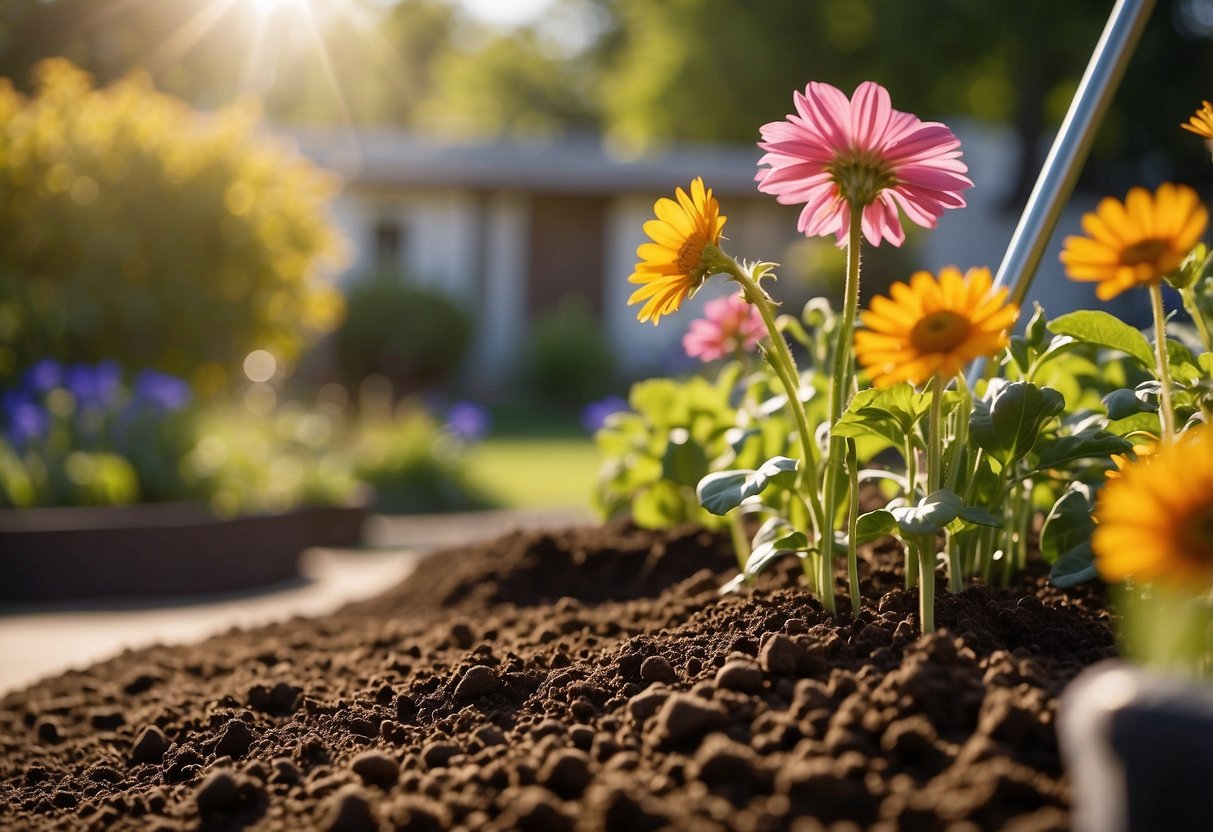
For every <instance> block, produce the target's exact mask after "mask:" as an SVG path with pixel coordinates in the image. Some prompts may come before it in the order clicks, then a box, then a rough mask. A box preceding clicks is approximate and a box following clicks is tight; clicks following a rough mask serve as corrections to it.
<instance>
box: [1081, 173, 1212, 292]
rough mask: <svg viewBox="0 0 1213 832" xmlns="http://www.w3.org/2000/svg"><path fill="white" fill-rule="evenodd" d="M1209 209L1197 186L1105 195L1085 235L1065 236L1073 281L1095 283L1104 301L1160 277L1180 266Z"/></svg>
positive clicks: (1088, 217) (1165, 186)
mask: <svg viewBox="0 0 1213 832" xmlns="http://www.w3.org/2000/svg"><path fill="white" fill-rule="evenodd" d="M1208 219H1209V212H1208V211H1207V210H1206V209H1205V206H1204V205H1202V204H1201V203H1200V198H1199V197H1198V196H1197V195H1196V191H1194V190H1192V189H1191V188H1189V187H1187V186H1186V185H1173V184H1171V183H1169V182H1166V183H1163V184H1162V185H1161V186H1160V187H1159V189H1158V191H1157V192H1155V193H1154V194H1151V193H1150V192H1149V191H1147V190H1146V189H1145V188H1134V189H1132V190H1131V191H1129V195H1128V196H1127V197H1126V198H1125V201H1124V202H1123V203H1121V202H1120V201H1119V200H1116V199H1113V198H1111V197H1106V198H1105V199H1103V200H1102V201H1101V202H1100V203H1099V205H1098V206H1097V207H1096V209H1095V211H1094V212H1093V213H1090V214H1086V215H1085V216H1084V217H1083V218H1082V227H1083V230H1084V231H1086V232H1087V236H1085V237H1066V240H1065V247H1064V249H1063V250H1062V252H1061V262H1062V263H1064V264H1065V266H1066V274H1068V275H1069V276H1070V278H1071V279H1072V280H1078V281H1084V282H1094V283H1097V284H1098V285H1097V286H1096V287H1095V294H1096V295H1097V296H1098V297H1099V299H1100V300H1111V299H1112V298H1114V297H1116V296H1117V295H1119V294H1120V293H1121V292H1123V291H1125V290H1126V289H1131V288H1133V287H1134V286H1148V285H1150V284H1154V283H1158V282H1160V281H1161V280H1162V279H1163V277H1165V276H1166V275H1167V274H1168V273H1170V272H1173V271H1174V270H1175V269H1177V268H1179V264H1180V263H1182V262H1183V259H1184V257H1186V256H1187V255H1188V252H1189V251H1191V250H1192V247H1193V246H1195V245H1196V243H1197V242H1199V240H1200V237H1201V235H1202V234H1204V232H1205V224H1206V223H1207V222H1208Z"/></svg>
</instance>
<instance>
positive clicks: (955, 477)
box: [948, 375, 973, 505]
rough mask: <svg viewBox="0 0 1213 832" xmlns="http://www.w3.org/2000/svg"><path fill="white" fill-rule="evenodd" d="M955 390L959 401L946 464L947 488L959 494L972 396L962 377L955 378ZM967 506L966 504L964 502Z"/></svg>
mask: <svg viewBox="0 0 1213 832" xmlns="http://www.w3.org/2000/svg"><path fill="white" fill-rule="evenodd" d="M956 389H957V390H958V391H960V394H961V400H960V404H959V405H958V406H957V408H956V411H955V416H956V429H955V430H954V431H953V432H952V459H951V461H950V462H949V463H948V488H949V489H951V490H952V491H956V492H958V493H959V491H960V472H961V470H962V469H963V467H964V464H963V463H964V458H965V455H966V453H967V452H968V443H969V415H970V414H971V413H972V412H973V395H972V394H971V393H970V392H969V385H967V384H965V377H964V376H963V375H957V376H956ZM965 505H968V502H967V501H966V502H965Z"/></svg>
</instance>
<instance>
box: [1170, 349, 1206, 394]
mask: <svg viewBox="0 0 1213 832" xmlns="http://www.w3.org/2000/svg"><path fill="white" fill-rule="evenodd" d="M1167 363H1168V365H1169V367H1170V370H1171V380H1172V381H1174V382H1176V383H1177V384H1193V383H1195V382H1197V381H1200V380H1201V379H1202V378H1204V373H1203V372H1202V371H1201V368H1200V367H1199V366H1198V365H1197V363H1196V356H1194V355H1192V351H1191V350H1190V349H1188V348H1187V347H1186V346H1184V345H1183V344H1181V343H1179V342H1178V341H1175V340H1172V339H1170V338H1168V339H1167Z"/></svg>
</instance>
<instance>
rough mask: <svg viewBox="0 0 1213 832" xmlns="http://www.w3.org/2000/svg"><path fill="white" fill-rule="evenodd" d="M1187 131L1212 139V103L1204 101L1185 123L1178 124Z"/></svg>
mask: <svg viewBox="0 0 1213 832" xmlns="http://www.w3.org/2000/svg"><path fill="white" fill-rule="evenodd" d="M1179 126H1180V127H1182V128H1183V129H1185V130H1187V131H1188V132H1189V133H1195V134H1196V135H1198V136H1201V137H1203V138H1206V139H1213V104H1210V103H1209V102H1208V101H1205V102H1203V103H1202V104H1201V107H1200V109H1199V110H1197V111H1196V112H1195V113H1193V114H1192V117H1191V118H1190V119H1188V123H1187V124H1181V125H1179Z"/></svg>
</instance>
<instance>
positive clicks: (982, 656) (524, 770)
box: [0, 523, 1113, 832]
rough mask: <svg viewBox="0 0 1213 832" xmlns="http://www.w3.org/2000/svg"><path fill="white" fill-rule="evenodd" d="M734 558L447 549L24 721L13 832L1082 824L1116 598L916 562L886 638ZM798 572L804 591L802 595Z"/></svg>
mask: <svg viewBox="0 0 1213 832" xmlns="http://www.w3.org/2000/svg"><path fill="white" fill-rule="evenodd" d="M730 559H731V558H730V555H729V553H728V551H727V549H726V547H725V546H724V545H723V543H722V542H721V541H720V540H718V539H717V538H715V537H713V536H711V535H709V534H707V533H705V532H700V531H696V530H693V529H681V530H677V531H675V532H672V533H667V534H654V533H650V532H645V531H641V530H637V529H635V528H632V527H630V526H628V525H626V524H622V523H618V524H612V525H608V526H606V527H605V528H591V529H575V530H567V531H559V532H540V533H536V532H528V533H521V532H519V533H515V534H512V535H507V536H506V537H504V538H501V539H499V540H496V541H493V542H490V543H487V544H484V545H480V546H475V547H468V548H463V549H454V550H448V551H445V552H441V553H439V554H436V555H434V556H433V557H432V558H430V559H429V560H427V561H426V562H425V563H423V564H422V566H421V568H420V569H419V571H418V572H417V573H416V574H415V575H414V576H413V577H412V578H411V579H409V580H408V581H406V582H405V583H404V584H402V585H400V586H398V587H396V588H395V589H392V590H391V591H389V592H387V593H385V594H384V595H382V596H380V597H378V598H376V599H374V600H372V601H368V602H364V603H360V604H355V605H353V606H350V607H348V608H346V609H344V610H342V611H341V612H339V613H337V614H336V615H333V616H330V617H327V618H319V619H309V620H303V619H299V620H294V621H291V622H288V623H284V624H280V625H275V626H271V627H266V628H262V629H258V630H252V631H234V632H231V633H228V634H226V635H222V636H219V637H217V638H213V639H211V640H209V641H207V642H205V643H203V644H200V645H198V646H193V647H154V648H151V649H148V650H140V651H137V652H129V653H126V654H123V655H121V656H119V657H117V658H115V659H112V660H110V661H108V662H103V663H101V664H98V665H96V666H94V667H92V668H89V669H88V670H86V671H83V672H79V673H69V674H66V675H64V676H61V677H59V678H56V679H52V680H49V681H47V682H44V683H42V684H39V685H36V686H34V687H32V688H29V689H28V690H25V691H21V692H19V693H15V694H12V695H9V696H8V697H6V698H5V699H4V700H3V702H0V827H3V828H4V829H31V830H39V829H56V830H58V829H94V828H96V829H100V828H113V829H140V830H142V829H149V830H155V829H215V830H218V829H239V828H243V827H246V826H247V827H252V828H257V829H273V830H297V829H313V828H319V829H329V830H372V829H404V830H442V829H464V830H480V829H489V830H505V829H519V830H525V831H527V832H529V831H530V830H555V831H559V830H577V831H578V832H590V831H591V830H619V831H620V832H624V831H625V830H626V831H627V832H633V831H636V832H644V831H645V830H658V829H679V830H681V829H686V830H696V831H697V832H698V830H703V832H709V830H777V829H791V830H797V832H810V831H811V830H821V829H830V830H835V832H843V830H853V829H861V828H873V829H883V830H897V829H904V830H932V829H953V830H965V829H967V830H974V829H1008V830H1017V832H1028V831H1029V830H1051V829H1065V828H1068V825H1069V815H1068V801H1069V793H1068V786H1067V783H1066V780H1065V777H1064V776H1063V774H1062V771H1061V768H1060V763H1059V759H1058V751H1057V739H1056V736H1055V733H1054V728H1053V720H1054V717H1055V714H1056V702H1057V696H1058V694H1059V693H1060V692H1061V689H1062V688H1063V687H1064V685H1065V684H1066V683H1067V682H1068V681H1069V680H1070V679H1071V678H1072V677H1073V676H1074V675H1075V674H1077V673H1078V672H1079V670H1081V669H1082V668H1083V667H1085V666H1086V665H1088V664H1091V663H1092V662H1095V661H1097V660H1099V659H1101V658H1104V657H1106V656H1108V655H1109V654H1110V653H1111V652H1112V649H1113V648H1112V637H1111V634H1110V630H1109V627H1108V614H1107V613H1106V612H1105V611H1104V607H1103V602H1102V597H1101V595H1100V594H1099V592H1098V591H1094V590H1085V591H1079V592H1077V593H1074V594H1070V595H1066V594H1063V593H1061V592H1058V591H1057V590H1053V589H1050V588H1048V587H1047V586H1045V585H1044V584H1043V581H1042V579H1041V578H1040V577H1038V576H1036V577H1033V576H1029V577H1027V578H1025V579H1024V580H1023V582H1022V586H1020V587H1019V588H1018V589H1017V591H1015V592H1004V591H995V590H992V589H989V588H986V587H977V586H975V587H972V588H970V589H969V590H967V591H966V592H965V593H963V594H962V595H960V596H952V595H948V594H947V593H944V592H942V585H941V586H940V593H939V596H938V609H937V611H936V620H937V622H938V623H939V624H940V626H941V627H942V628H946V629H945V630H942V631H941V632H939V633H936V634H933V635H929V636H927V637H919V635H918V632H917V615H916V609H917V600H916V595H915V594H914V593H913V592H905V591H904V590H901V589H899V588H897V586H898V582H899V580H900V579H899V577H898V573H899V566H900V563H899V558H897V557H895V550H893V549H892V548H890V547H886V548H885V549H883V550H877V551H872V552H867V553H866V554H865V562H864V564H863V567H864V580H865V586H866V588H867V592H868V594H869V604H868V605H865V606H864V608H863V609H862V611H861V612H860V614H859V616H858V617H857V618H850V617H845V618H842V619H840V620H837V621H835V620H831V619H830V618H829V617H828V616H826V615H825V614H823V612H822V610H821V608H820V607H819V606H818V604H817V603H816V602H815V601H813V600H811V599H810V598H809V597H808V596H807V595H806V594H805V593H804V592H803V591H802V590H800V589H797V588H794V587H792V586H790V578H789V579H788V580H787V582H785V583H784V584H783V585H782V586H781V584H780V583H779V580H780V578H779V577H778V576H777V577H776V578H772V579H770V580H768V581H767V582H766V584H765V585H764V586H763V587H762V588H759V589H755V590H747V591H745V592H744V593H741V594H739V595H732V596H727V597H723V598H721V597H718V595H717V592H716V588H717V586H719V584H720V583H722V582H723V581H724V580H726V579H727V577H728V576H729V575H730V573H731V571H732V570H731V569H730ZM784 577H785V578H786V577H787V576H784Z"/></svg>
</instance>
